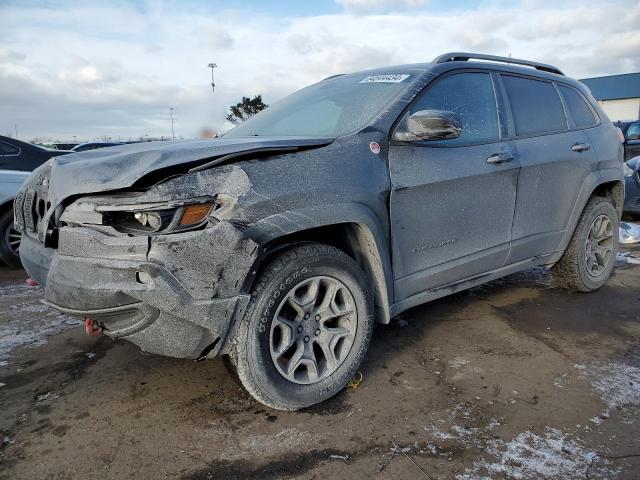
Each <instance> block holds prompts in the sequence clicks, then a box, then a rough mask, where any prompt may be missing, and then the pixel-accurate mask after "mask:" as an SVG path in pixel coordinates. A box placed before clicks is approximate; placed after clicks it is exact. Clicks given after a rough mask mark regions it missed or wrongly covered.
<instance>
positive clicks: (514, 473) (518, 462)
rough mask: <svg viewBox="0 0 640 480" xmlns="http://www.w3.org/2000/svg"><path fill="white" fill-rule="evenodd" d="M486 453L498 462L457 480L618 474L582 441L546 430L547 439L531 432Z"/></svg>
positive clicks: (484, 463)
mask: <svg viewBox="0 0 640 480" xmlns="http://www.w3.org/2000/svg"><path fill="white" fill-rule="evenodd" d="M485 451H486V452H487V453H488V454H489V455H491V456H493V457H495V459H496V460H495V461H487V460H485V459H480V460H478V461H476V462H475V463H474V467H473V469H467V471H466V472H465V473H464V474H462V475H458V476H457V477H456V478H457V479H458V480H476V479H485V478H514V479H527V478H563V479H567V480H571V479H584V478H585V477H586V472H587V469H589V478H612V477H614V476H616V475H617V474H618V473H619V471H618V470H617V469H616V468H614V467H612V466H610V465H609V463H608V462H607V461H606V459H598V462H597V463H596V462H595V459H596V457H598V454H597V453H596V452H595V451H593V450H590V449H589V448H587V447H586V446H585V445H584V444H583V443H582V442H581V441H580V440H579V439H577V438H571V437H570V436H567V435H565V434H563V433H562V432H561V431H559V430H556V429H554V428H548V427H547V428H546V429H545V432H544V435H542V436H538V435H536V434H535V433H532V432H530V431H526V432H522V433H520V434H519V435H518V436H516V437H515V438H514V439H513V440H511V441H510V442H504V441H503V440H500V439H498V440H493V441H491V442H489V444H488V446H487V447H486V448H485Z"/></svg>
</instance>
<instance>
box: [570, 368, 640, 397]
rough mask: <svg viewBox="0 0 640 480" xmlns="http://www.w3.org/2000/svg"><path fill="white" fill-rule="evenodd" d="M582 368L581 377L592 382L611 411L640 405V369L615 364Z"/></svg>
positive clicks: (580, 370)
mask: <svg viewBox="0 0 640 480" xmlns="http://www.w3.org/2000/svg"><path fill="white" fill-rule="evenodd" d="M580 367H581V368H579V372H580V375H581V376H582V377H584V378H587V379H588V380H589V381H590V382H591V387H592V388H593V389H594V390H595V391H596V392H597V393H598V395H600V398H601V399H602V401H603V402H604V403H605V404H606V405H607V406H608V407H609V409H613V408H616V407H624V406H629V405H640V367H636V366H633V365H627V364H625V363H615V362H598V363H593V364H590V365H586V366H580Z"/></svg>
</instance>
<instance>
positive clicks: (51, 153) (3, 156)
mask: <svg viewBox="0 0 640 480" xmlns="http://www.w3.org/2000/svg"><path fill="white" fill-rule="evenodd" d="M66 153H70V150H55V149H52V148H44V147H41V146H39V145H34V144H32V143H27V142H23V141H21V140H16V139H15V138H10V137H5V136H2V135H0V169H1V170H19V171H22V172H31V171H33V170H34V169H35V168H37V167H39V166H40V165H42V164H43V163H45V162H46V161H47V160H49V159H50V158H51V157H55V156H58V155H64V154H66Z"/></svg>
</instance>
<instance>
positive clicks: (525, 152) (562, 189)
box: [501, 73, 596, 263]
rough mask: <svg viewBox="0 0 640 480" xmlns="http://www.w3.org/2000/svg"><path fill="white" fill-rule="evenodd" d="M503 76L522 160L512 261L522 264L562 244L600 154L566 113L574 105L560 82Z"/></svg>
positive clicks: (511, 123) (517, 146)
mask: <svg viewBox="0 0 640 480" xmlns="http://www.w3.org/2000/svg"><path fill="white" fill-rule="evenodd" d="M501 79H502V84H503V87H504V91H505V98H506V99H507V102H508V105H509V106H510V111H509V113H510V114H511V122H510V129H511V133H512V135H513V136H514V138H515V149H516V152H517V155H518V158H519V160H520V175H519V177H518V196H517V200H516V207H515V215H514V218H513V232H512V242H511V253H510V254H509V258H508V260H507V263H516V262H519V261H522V260H526V259H529V258H532V257H536V256H541V255H545V254H548V253H551V252H554V251H555V250H556V249H557V248H558V245H559V243H560V241H561V239H562V236H563V234H564V232H565V230H566V228H567V224H568V223H569V219H570V217H571V212H572V210H573V208H574V204H575V202H576V199H577V198H578V193H579V191H580V187H581V186H582V184H583V182H584V180H585V178H586V177H587V175H588V174H589V172H590V171H591V167H592V163H593V162H594V161H595V158H596V157H595V153H594V148H593V147H592V145H591V143H590V141H589V138H588V137H587V135H586V134H585V133H584V132H583V131H582V130H580V129H579V128H577V127H576V126H575V125H573V124H572V123H573V121H572V120H571V117H570V116H569V117H568V116H567V114H566V113H565V109H567V110H568V105H567V104H566V103H564V102H563V100H562V98H561V96H560V92H559V87H558V86H557V85H556V84H555V83H554V82H551V81H547V80H543V79H539V78H531V77H526V76H521V75H514V74H506V73H503V74H501ZM589 112H590V113H591V111H590V110H589ZM591 118H592V119H593V120H594V122H592V123H595V116H592V117H591Z"/></svg>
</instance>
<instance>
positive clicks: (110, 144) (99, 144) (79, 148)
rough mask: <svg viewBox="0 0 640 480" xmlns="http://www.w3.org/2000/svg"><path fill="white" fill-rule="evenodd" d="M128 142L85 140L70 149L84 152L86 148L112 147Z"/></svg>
mask: <svg viewBox="0 0 640 480" xmlns="http://www.w3.org/2000/svg"><path fill="white" fill-rule="evenodd" d="M125 143H129V142H86V143H80V144H78V145H76V146H75V147H73V148H72V149H71V151H73V152H86V151H87V150H95V149H97V148H105V147H113V146H116V145H124V144H125Z"/></svg>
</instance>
